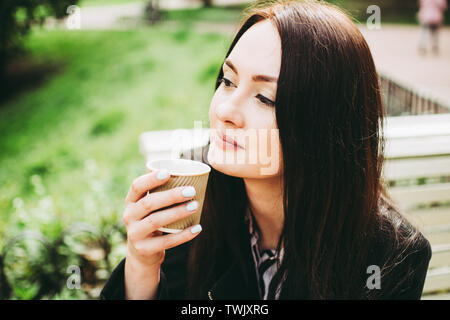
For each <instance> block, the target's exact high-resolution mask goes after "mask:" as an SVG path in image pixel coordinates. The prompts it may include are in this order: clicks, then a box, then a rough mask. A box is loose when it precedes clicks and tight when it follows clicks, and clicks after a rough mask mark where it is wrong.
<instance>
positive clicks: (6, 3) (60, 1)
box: [0, 0, 78, 75]
mask: <svg viewBox="0 0 450 320" xmlns="http://www.w3.org/2000/svg"><path fill="white" fill-rule="evenodd" d="M77 2H78V0H2V1H0V75H1V74H3V71H4V68H5V65H6V63H7V62H8V61H9V60H10V59H12V58H14V57H15V56H17V54H19V53H21V52H22V39H23V37H24V36H25V35H26V34H27V33H28V32H29V30H30V28H31V26H32V25H34V24H40V25H42V23H43V22H44V21H45V19H46V18H47V17H49V16H54V17H56V18H58V19H59V18H62V17H64V16H65V15H66V10H67V7H68V6H70V5H74V4H77Z"/></svg>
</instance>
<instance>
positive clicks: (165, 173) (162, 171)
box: [156, 169, 169, 180]
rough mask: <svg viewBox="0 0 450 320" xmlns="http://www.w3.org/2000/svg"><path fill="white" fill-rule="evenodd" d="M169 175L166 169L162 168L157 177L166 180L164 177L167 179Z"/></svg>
mask: <svg viewBox="0 0 450 320" xmlns="http://www.w3.org/2000/svg"><path fill="white" fill-rule="evenodd" d="M168 176H169V173H168V172H167V170H166V169H162V170H161V171H159V172H158V174H157V175H156V177H157V178H158V180H164V179H167V177H168Z"/></svg>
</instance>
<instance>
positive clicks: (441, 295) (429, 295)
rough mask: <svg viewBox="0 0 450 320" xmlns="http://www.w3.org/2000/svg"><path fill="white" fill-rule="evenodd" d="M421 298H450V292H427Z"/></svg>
mask: <svg viewBox="0 0 450 320" xmlns="http://www.w3.org/2000/svg"><path fill="white" fill-rule="evenodd" d="M421 300H450V292H449V293H441V294H425V295H422V298H421Z"/></svg>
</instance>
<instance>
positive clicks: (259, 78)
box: [225, 59, 278, 82]
mask: <svg viewBox="0 0 450 320" xmlns="http://www.w3.org/2000/svg"><path fill="white" fill-rule="evenodd" d="M225 64H226V65H227V66H228V67H230V69H231V70H233V71H234V73H236V75H238V74H239V73H238V71H237V68H236V67H235V66H234V64H233V63H232V62H231V61H230V60H229V59H226V60H225ZM252 80H253V81H255V82H277V81H278V78H277V77H272V76H266V75H262V74H258V75H254V76H252Z"/></svg>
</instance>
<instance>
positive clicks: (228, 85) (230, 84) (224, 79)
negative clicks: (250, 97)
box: [220, 77, 233, 87]
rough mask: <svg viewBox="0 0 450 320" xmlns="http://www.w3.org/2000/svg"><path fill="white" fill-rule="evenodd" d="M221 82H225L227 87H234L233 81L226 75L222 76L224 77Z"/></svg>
mask: <svg viewBox="0 0 450 320" xmlns="http://www.w3.org/2000/svg"><path fill="white" fill-rule="evenodd" d="M220 82H223V83H224V85H225V87H232V86H233V83H232V82H231V81H230V80H228V79H227V78H225V77H222V79H220Z"/></svg>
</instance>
